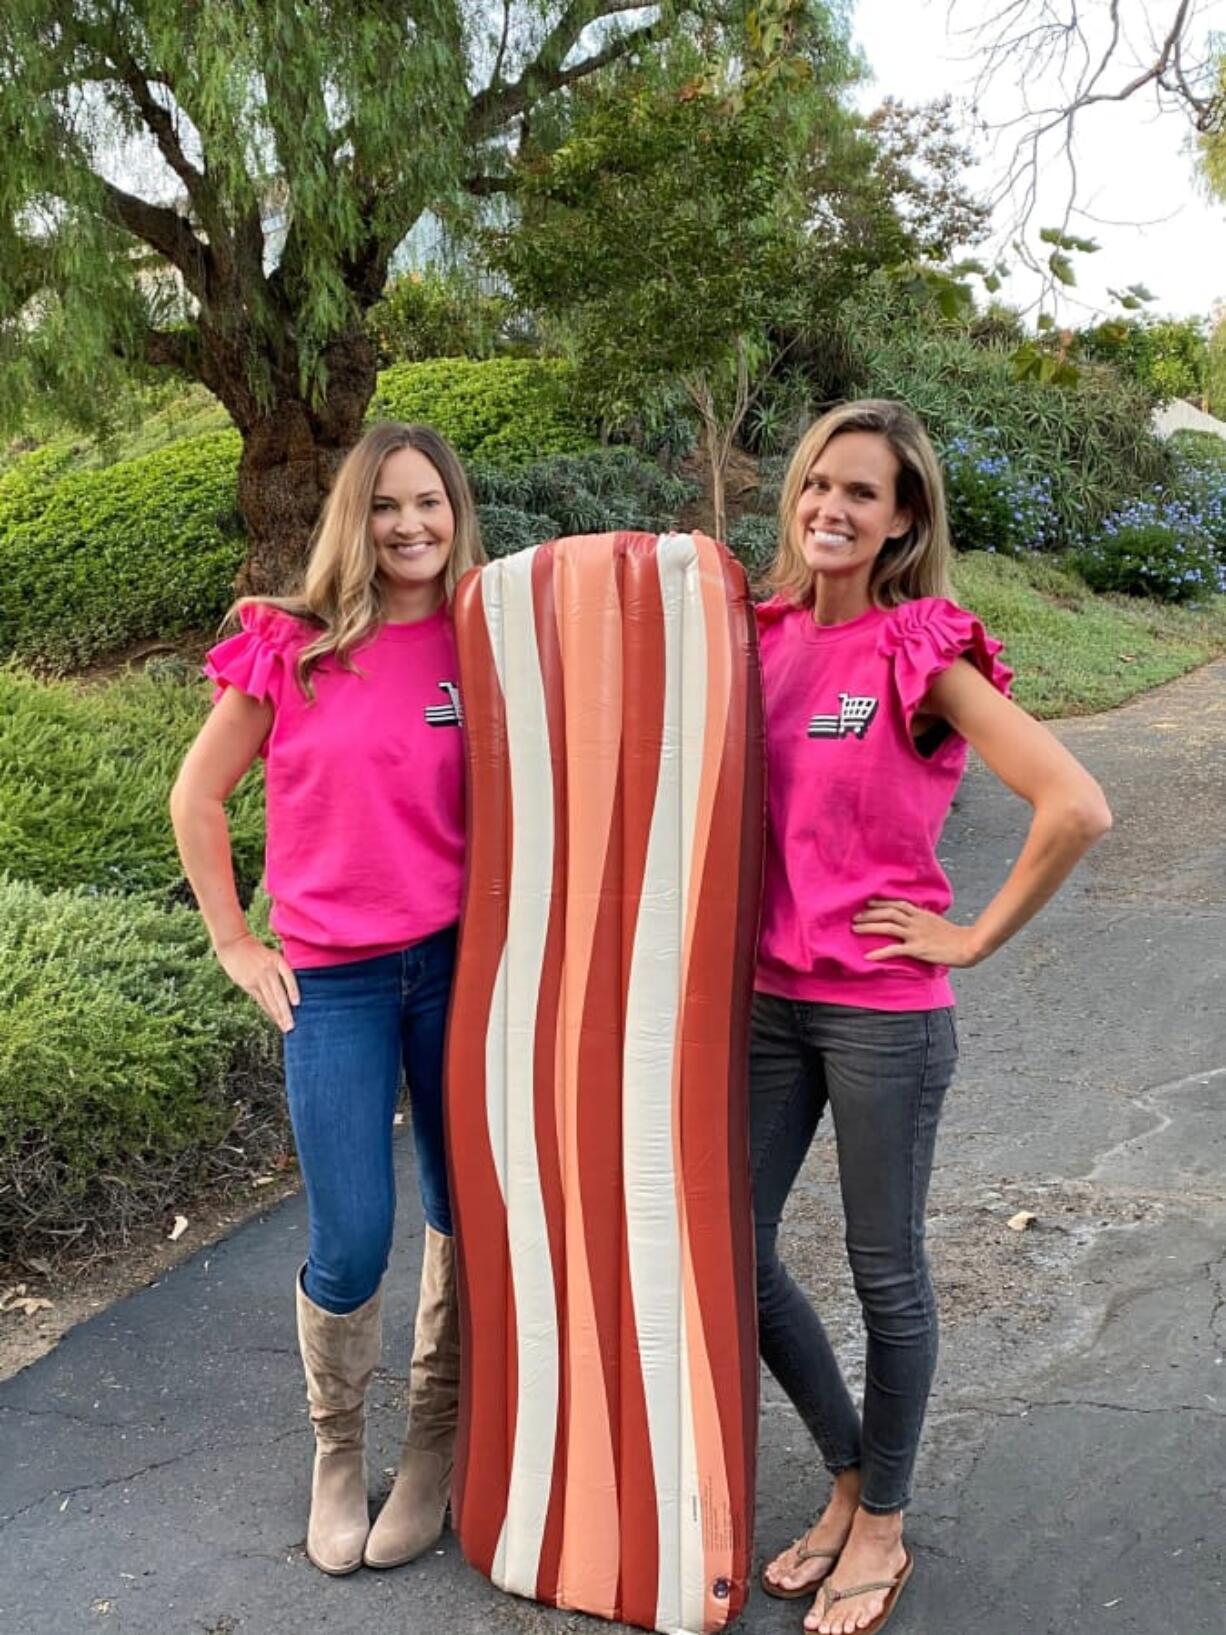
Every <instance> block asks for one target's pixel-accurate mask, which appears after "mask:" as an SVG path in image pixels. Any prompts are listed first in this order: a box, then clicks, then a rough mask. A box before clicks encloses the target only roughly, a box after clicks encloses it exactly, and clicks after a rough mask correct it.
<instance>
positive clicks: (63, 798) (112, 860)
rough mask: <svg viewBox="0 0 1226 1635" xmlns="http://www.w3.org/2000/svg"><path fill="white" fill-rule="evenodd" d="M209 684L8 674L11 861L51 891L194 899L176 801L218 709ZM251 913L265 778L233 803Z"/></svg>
mask: <svg viewBox="0 0 1226 1635" xmlns="http://www.w3.org/2000/svg"><path fill="white" fill-rule="evenodd" d="M207 700H208V689H207V686H206V685H205V683H203V682H200V681H196V680H193V681H191V682H188V683H183V682H178V681H173V680H166V681H157V680H154V679H151V678H150V677H148V676H139V675H136V676H127V677H124V678H123V679H121V680H119V681H116V682H113V683H112V684H110V685H108V686H106V687H89V688H86V687H81V686H77V685H75V684H73V683H71V682H64V681H58V682H46V681H38V680H36V679H34V678H33V677H32V676H29V675H25V674H23V673H22V672H21V671H20V670H16V669H8V670H0V857H3V859H4V867H5V870H6V871H7V873H8V874H9V875H10V876H11V877H13V878H15V879H20V880H27V881H30V882H31V883H32V884H34V885H37V886H40V887H42V888H43V889H44V890H50V889H52V888H59V887H71V886H85V887H88V888H89V889H90V890H92V891H119V892H140V893H149V894H152V895H154V896H156V898H157V899H158V900H160V901H162V902H164V903H168V902H170V901H171V900H173V899H183V898H185V897H186V896H187V887H186V882H185V881H184V879H183V871H182V868H181V867H180V864H179V858H178V854H177V853H176V851H175V843H174V836H173V834H172V833H171V828H170V819H169V816H168V814H167V810H166V799H167V795H168V794H169V791H170V785H171V783H172V782H173V780H174V776H175V772H176V770H177V769H178V765H179V762H180V761H181V760H182V758H183V754H184V752H185V751H186V749H187V746H188V745H189V744H190V742H191V741H192V739H193V737H194V736H195V734H196V733H197V731H198V730H199V728H200V723H201V721H202V719H203V717H204V714H205V710H206V707H207ZM230 823H231V836H232V844H233V850H234V867H235V875H236V878H237V880H238V884H239V891H240V894H241V895H242V898H243V901H244V902H246V901H247V900H248V899H249V898H250V896H251V894H252V892H253V891H254V890H255V887H256V884H257V882H258V880H259V877H260V872H261V869H262V867H263V844H264V842H263V833H264V813H263V793H262V780H261V778H260V776H259V773H258V771H257V772H256V773H255V774H254V775H253V776H251V777H249V778H246V779H245V780H244V781H243V783H242V784H241V785H240V788H239V790H238V792H237V794H236V795H235V797H234V799H233V800H232V801H231V803H230Z"/></svg>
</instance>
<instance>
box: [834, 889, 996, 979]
mask: <svg viewBox="0 0 1226 1635" xmlns="http://www.w3.org/2000/svg"><path fill="white" fill-rule="evenodd" d="M851 928H852V930H853V931H855V932H856V933H857V934H858V935H859V936H862V937H894V938H896V939H897V940H896V941H895V942H893V943H891V944H890V945H889V946H888V947H886V948H873V949H871V950H870V951H869V952H868V953H867V954H865V956H864V957H865V959H871V960H875V961H880V960H886V959H899V958H906V959H922V960H924V961H925V962H926V963H927V964H929V965H951V966H956V967H964V966H967V965H977V964H978V963H979V961H980V960H981V959H982V958H983V952H982V950H981V949H980V948H979V946H978V943H977V939H976V936H975V929H974V927H973V926H968V925H954V924H952V923H951V922H950V921H949V920H947V919H945V918H944V916H943V915H940V914H931V913H929V911H928V910H927V909H926V908H917V907H916V906H915V904H914V903H907V902H902V901H901V900H899V899H897V898H892V897H870V898H869V902H868V907H867V908H865V909H861V911H860V913H859V914H857V915H856V916H855V917H854V918H853V920H852V922H851Z"/></svg>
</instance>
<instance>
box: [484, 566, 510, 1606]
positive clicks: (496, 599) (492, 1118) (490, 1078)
mask: <svg viewBox="0 0 1226 1635" xmlns="http://www.w3.org/2000/svg"><path fill="white" fill-rule="evenodd" d="M502 589H503V586H502V575H501V573H497V574H496V573H494V572H493V571H491V570H490V569H489V568H487V569H486V570H485V571H484V572H483V573H482V575H481V608H482V612H483V613H484V614H485V628H486V631H487V633H488V635H489V643H490V653H491V654H492V656H493V660H494V670H495V672H496V674H497V677H498V686H499V690H500V691H501V692H502V694H503V697H504V698H505V696H506V654H505V652H504V651H503V643H504V640H505V634H506V625H505V620H504V618H503V609H502ZM514 821H515V814H514V807H512V812H511V823H512V832H514ZM506 1039H507V944H506V941H505V940H504V941H503V944H502V951H501V953H500V954H499V956H498V975H497V976H496V977H495V979H494V990H493V993H492V994H491V995H490V1012H489V1020H488V1022H487V1025H486V1034H485V1117H486V1127H487V1130H488V1132H489V1143H490V1154H491V1157H492V1158H493V1162H494V1173H495V1174H496V1175H497V1177H498V1190H499V1192H500V1193H501V1194H502V1202H503V1207H504V1208H505V1207H506V1203H507V1057H506ZM508 1225H509V1222H508ZM506 1547H507V1524H506V1518H505V1516H504V1518H503V1523H502V1529H501V1531H500V1533H499V1535H498V1547H497V1549H496V1550H495V1551H494V1560H493V1564H492V1566H491V1568H490V1578H491V1580H492V1582H493V1583H495V1584H501V1583H502V1582H503V1580H504V1578H505V1576H506Z"/></svg>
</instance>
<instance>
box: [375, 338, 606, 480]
mask: <svg viewBox="0 0 1226 1635" xmlns="http://www.w3.org/2000/svg"><path fill="white" fill-rule="evenodd" d="M573 379H574V377H573V372H572V371H571V369H570V368H569V366H568V365H566V364H565V363H562V362H561V361H559V360H557V359H552V358H546V359H540V358H490V359H487V360H484V361H474V360H472V359H469V358H433V359H431V360H429V361H428V362H425V363H402V364H394V365H393V366H392V368H390V369H385V370H384V371H383V373H382V374H381V375H380V376H379V385H378V388H377V389H376V391H375V395H374V398H373V399H372V401H371V405H370V409H369V412H368V416H367V418H368V419H370V420H412V421H424V422H425V423H426V424H427V425H430V426H433V427H434V429H435V430H436V431H437V432H440V433H441V434H442V435H443V436H444V437H445V438H446V439H447V440H448V442H450V443H451V444H452V445H453V446H454V447H455V449H456V450H457V452H458V453H459V454H460V455H462V456H463V457H464V458H465V459H468V460H475V461H479V462H481V463H484V464H488V465H494V466H516V465H525V464H527V463H528V462H530V461H532V460H539V459H540V458H541V457H542V456H543V455H549V454H571V453H578V452H580V451H581V450H583V449H587V448H591V447H592V446H593V443H594V441H595V439H594V437H593V431H594V429H595V428H594V426H592V425H588V424H585V423H584V422H583V420H582V419H581V418H580V417H579V416H578V415H577V414H576V413H575V412H574V410H573V409H572V408H571V407H570V395H571V391H572V385H573Z"/></svg>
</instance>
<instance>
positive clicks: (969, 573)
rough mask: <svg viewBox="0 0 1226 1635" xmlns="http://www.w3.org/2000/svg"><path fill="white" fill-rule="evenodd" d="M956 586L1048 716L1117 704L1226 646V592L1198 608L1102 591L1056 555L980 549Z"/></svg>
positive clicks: (1029, 699)
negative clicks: (1016, 554)
mask: <svg viewBox="0 0 1226 1635" xmlns="http://www.w3.org/2000/svg"><path fill="white" fill-rule="evenodd" d="M954 583H955V586H956V588H957V592H958V600H959V601H960V602H962V603H963V604H964V605H965V606H966V607H969V608H971V609H973V610H974V612H976V613H977V614H978V615H979V617H980V618H981V619H982V620H983V622H984V623H985V624H986V625H987V627H988V629H989V630H990V631H991V632H992V634H993V635H994V636H997V637H999V639H1000V640H1001V641H1003V642H1004V644H1005V657H1006V659H1007V660H1008V661H1009V663H1010V664H1011V665H1012V666H1013V668H1014V669H1015V670H1016V671H1017V673H1018V675H1017V683H1016V693H1017V699H1018V702H1019V703H1020V704H1021V705H1023V706H1024V708H1026V709H1028V710H1030V711H1031V713H1032V714H1034V715H1037V716H1040V717H1043V718H1048V717H1052V716H1058V715H1089V714H1091V713H1093V712H1094V711H1095V710H1107V709H1113V708H1114V707H1115V706H1116V705H1118V704H1123V703H1126V702H1127V700H1128V699H1130V698H1135V697H1136V695H1137V694H1138V693H1143V692H1146V691H1147V690H1148V689H1149V688H1151V687H1157V686H1158V685H1159V684H1160V683H1162V682H1164V681H1172V680H1174V678H1175V677H1176V676H1181V675H1184V674H1185V673H1186V672H1187V671H1189V670H1193V669H1195V668H1196V666H1197V665H1198V664H1204V663H1206V662H1207V661H1208V660H1209V659H1211V658H1214V657H1216V656H1217V655H1218V654H1219V653H1222V652H1226V597H1218V598H1216V599H1215V600H1214V601H1213V602H1212V603H1210V604H1208V605H1207V606H1206V607H1204V608H1201V609H1199V610H1192V609H1187V608H1176V607H1171V606H1168V605H1166V604H1164V603H1161V602H1152V601H1149V600H1148V599H1147V598H1144V597H1132V596H1096V595H1094V593H1093V592H1092V591H1091V590H1090V589H1089V587H1088V586H1087V585H1086V584H1085V582H1084V581H1083V580H1082V579H1080V578H1078V577H1077V575H1076V574H1074V573H1071V572H1069V571H1068V570H1066V569H1063V568H1061V567H1060V566H1059V565H1058V564H1057V563H1056V562H1054V561H1052V560H1051V559H1049V558H1043V557H1036V558H1008V557H1000V556H989V555H987V554H985V553H983V552H978V551H976V552H971V553H970V554H969V555H966V556H960V557H959V558H958V559H957V562H956V564H955V568H954Z"/></svg>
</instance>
